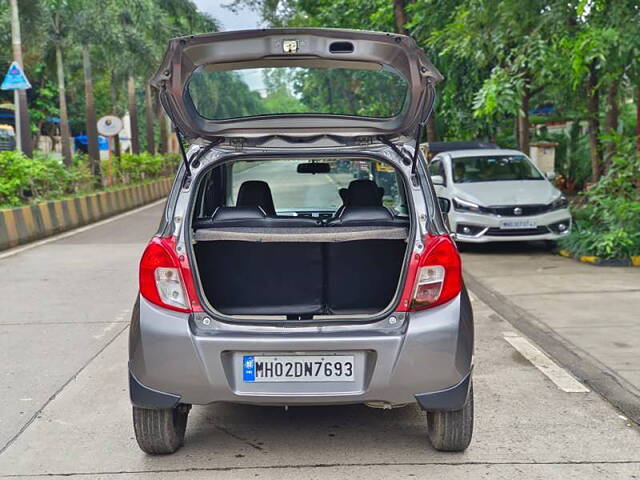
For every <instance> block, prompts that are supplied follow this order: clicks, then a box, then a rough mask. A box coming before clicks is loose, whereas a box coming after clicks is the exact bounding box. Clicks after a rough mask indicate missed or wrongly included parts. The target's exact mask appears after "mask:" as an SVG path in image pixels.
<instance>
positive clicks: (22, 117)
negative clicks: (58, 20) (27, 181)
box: [9, 0, 33, 157]
mask: <svg viewBox="0 0 640 480" xmlns="http://www.w3.org/2000/svg"><path fill="white" fill-rule="evenodd" d="M9 6H10V7H11V47H12V50H13V59H14V60H15V61H16V62H18V65H20V67H21V68H22V69H24V63H23V62H22V40H21V38H20V14H19V12H18V1H17V0H9ZM15 99H16V103H17V105H16V107H17V109H16V119H15V124H14V125H15V129H16V136H17V137H18V138H19V139H20V146H19V148H20V150H22V153H24V154H25V155H26V156H27V157H30V156H32V155H33V139H32V138H31V122H30V121H29V105H28V103H27V91H26V90H16V94H15Z"/></svg>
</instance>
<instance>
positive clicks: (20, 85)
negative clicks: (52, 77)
mask: <svg viewBox="0 0 640 480" xmlns="http://www.w3.org/2000/svg"><path fill="white" fill-rule="evenodd" d="M28 88H31V84H30V83H29V80H27V76H26V75H25V74H24V72H23V71H22V68H21V67H20V64H19V63H18V62H13V63H11V66H9V70H8V71H7V74H6V75H5V77H4V80H3V81H2V86H0V89H2V90H13V95H14V101H15V105H16V108H15V112H16V113H15V121H14V124H15V131H16V145H18V147H19V148H20V150H22V151H24V148H23V145H22V128H21V125H22V115H21V109H20V104H21V103H22V102H20V93H19V91H20V90H27V89H28Z"/></svg>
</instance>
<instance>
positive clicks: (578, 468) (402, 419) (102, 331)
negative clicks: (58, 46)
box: [0, 205, 640, 479]
mask: <svg viewBox="0 0 640 480" xmlns="http://www.w3.org/2000/svg"><path fill="white" fill-rule="evenodd" d="M160 212H161V207H160V206H159V205H158V206H153V207H150V208H146V209H144V210H142V211H139V212H137V213H134V214H132V215H128V216H126V217H123V218H119V219H117V220H114V221H112V222H109V223H107V224H104V225H101V226H98V227H95V228H92V229H89V230H87V231H84V232H82V233H79V234H77V235H74V236H70V237H67V238H64V239H60V240H56V241H53V242H51V243H48V244H46V245H41V246H37V247H35V248H31V249H28V250H25V251H22V252H19V253H17V254H15V255H13V256H9V257H6V258H3V257H2V255H0V291H1V292H2V295H1V296H0V312H1V313H0V332H1V333H0V342H1V344H0V372H1V374H2V382H1V384H0V392H1V395H2V398H1V401H2V409H1V411H0V478H21V477H28V478H66V477H72V478H81V479H83V478H91V479H95V478H104V479H106V478H109V479H121V478H140V479H146V478H149V479H150V478H153V479H170V478H196V479H198V478H212V477H215V478H220V479H243V478H261V479H265V478H274V479H276V478H278V479H288V478H291V479H294V478H295V479H312V478H347V477H348V478H353V479H359V478H366V479H373V478H414V477H423V478H449V479H462V478H504V479H512V478H540V479H543V478H544V479H573V478H575V479H578V478H580V479H607V478H610V479H632V478H639V476H640V431H639V430H638V428H637V426H636V425H635V424H633V423H631V422H630V421H629V420H628V419H626V418H625V417H624V416H622V415H621V414H620V412H619V411H618V410H616V409H615V408H614V407H613V406H612V405H611V404H610V403H609V402H607V401H606V400H605V399H603V398H602V397H601V396H600V395H599V394H597V393H595V392H593V391H586V392H585V391H584V390H586V389H584V388H583V389H582V391H580V392H578V393H569V392H567V391H565V390H562V389H561V388H559V387H558V385H557V384H556V383H554V382H553V381H552V380H551V379H550V378H549V377H548V376H546V375H545V374H543V372H542V371H541V370H540V369H539V368H536V366H534V364H533V363H531V361H530V360H528V359H527V358H533V359H534V361H535V359H536V355H533V356H530V355H529V354H530V353H531V352H529V354H527V355H525V356H527V358H525V356H523V354H522V353H520V352H519V351H518V350H516V349H515V348H514V346H513V345H516V346H517V345H522V344H523V342H524V343H525V344H526V338H524V337H523V336H522V334H520V333H519V332H518V330H516V329H515V328H514V327H513V326H512V325H511V324H509V323H508V322H507V321H505V320H504V319H503V318H502V317H501V316H500V315H499V314H497V313H496V312H495V311H494V310H492V309H491V308H489V307H488V306H487V305H486V304H484V303H482V302H481V301H479V300H478V299H477V298H475V296H474V299H473V302H474V309H475V315H476V332H477V349H476V367H475V377H474V378H475V391H476V429H475V435H474V440H473V443H472V445H471V446H470V448H469V449H468V450H467V451H466V452H465V453H463V454H446V453H439V452H436V451H435V450H434V449H433V448H431V446H430V445H429V442H428V440H427V437H426V424H425V418H424V415H423V414H422V413H421V412H420V411H419V410H418V409H417V408H416V407H414V406H408V407H405V408H400V409H394V410H375V409H371V408H368V407H365V406H359V405H356V406H341V407H295V408H289V409H288V410H285V409H283V408H276V407H269V408H267V407H252V406H237V405H209V406H200V407H194V409H193V410H192V413H191V415H190V418H189V425H188V428H187V436H186V445H185V447H184V448H183V449H181V450H180V451H179V452H177V453H176V454H175V455H172V456H166V457H150V456H146V455H145V454H143V453H142V452H141V451H140V450H139V449H138V448H137V445H136V443H135V440H134V438H133V429H132V425H131V407H130V404H129V399H128V393H127V366H126V365H127V324H128V315H129V310H130V308H131V306H132V303H133V299H134V296H135V294H136V270H137V262H138V259H139V256H140V254H141V252H142V249H143V248H144V245H145V242H146V241H147V239H148V237H149V236H150V235H151V234H152V233H153V231H154V230H155V228H156V226H157V223H158V220H159V218H160ZM529 345H530V346H531V345H532V344H529ZM532 346H533V347H534V349H535V344H533V345H532ZM523 351H524V350H523ZM526 353H527V352H526V351H525V354H526ZM534 353H535V352H534ZM538 361H539V358H538ZM541 368H542V370H545V367H541ZM546 369H547V373H549V371H548V370H553V371H554V372H555V369H553V368H550V367H548V366H547V367H546ZM557 370H559V372H560V373H558V372H555V373H556V374H558V375H560V376H562V373H563V372H564V370H562V369H557ZM564 374H565V375H566V372H565V373H564ZM552 377H553V375H552ZM553 378H555V377H553ZM556 381H558V380H557V378H556ZM561 383H562V382H561ZM578 386H580V384H578ZM565 389H566V388H565ZM569 390H571V389H569ZM577 390H580V389H579V388H578V389H577Z"/></svg>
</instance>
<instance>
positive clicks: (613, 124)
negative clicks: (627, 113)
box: [603, 81, 620, 168]
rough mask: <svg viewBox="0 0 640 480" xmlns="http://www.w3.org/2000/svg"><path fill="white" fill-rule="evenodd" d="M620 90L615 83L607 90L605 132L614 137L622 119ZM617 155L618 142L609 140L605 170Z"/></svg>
mask: <svg viewBox="0 0 640 480" xmlns="http://www.w3.org/2000/svg"><path fill="white" fill-rule="evenodd" d="M618 88H619V83H618V82H615V81H614V82H613V83H612V84H611V85H609V87H608V88H607V98H606V112H605V117H604V131H605V133H606V134H607V135H614V134H615V133H616V132H617V131H618V119H619V118H620V107H619V105H618ZM615 153H616V142H615V141H613V140H608V141H607V144H606V146H605V158H604V162H603V163H604V165H603V167H604V168H606V167H608V165H609V164H610V163H611V159H612V157H613V155H614V154H615Z"/></svg>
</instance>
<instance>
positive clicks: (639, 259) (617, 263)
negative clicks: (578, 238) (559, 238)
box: [558, 250, 640, 267]
mask: <svg viewBox="0 0 640 480" xmlns="http://www.w3.org/2000/svg"><path fill="white" fill-rule="evenodd" d="M558 255H560V256H562V257H566V258H573V259H575V260H578V261H579V262H582V263H589V264H591V265H595V266H598V267H640V256H633V257H630V258H600V257H596V256H594V255H573V254H572V253H571V252H570V251H569V250H558Z"/></svg>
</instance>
